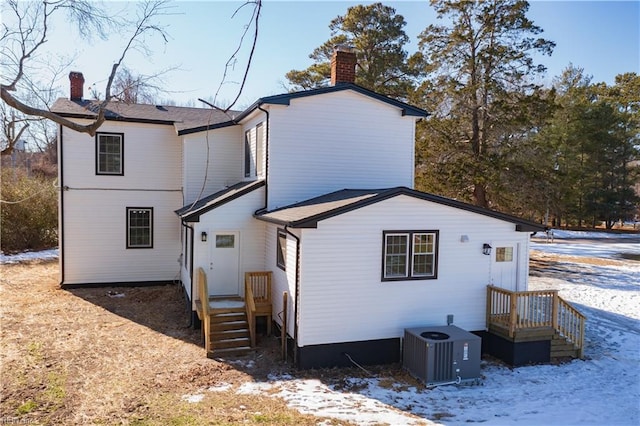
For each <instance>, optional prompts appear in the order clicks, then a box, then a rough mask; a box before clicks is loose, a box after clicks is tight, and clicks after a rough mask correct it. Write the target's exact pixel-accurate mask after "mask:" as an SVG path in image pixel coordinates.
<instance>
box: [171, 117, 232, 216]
mask: <svg viewBox="0 0 640 426" xmlns="http://www.w3.org/2000/svg"><path fill="white" fill-rule="evenodd" d="M183 138H184V139H183V147H184V164H183V173H184V175H183V176H184V196H185V204H186V203H192V202H193V201H195V199H196V198H197V197H198V196H200V198H202V197H206V196H207V195H211V194H213V193H215V192H218V191H220V190H222V189H224V188H226V187H228V186H231V185H233V184H236V183H238V182H240V181H242V180H243V176H244V175H243V174H242V152H243V151H242V149H243V148H242V129H241V127H240V126H231V127H223V128H221V129H215V130H209V131H208V132H199V133H194V134H190V135H186V136H184V137H183Z"/></svg>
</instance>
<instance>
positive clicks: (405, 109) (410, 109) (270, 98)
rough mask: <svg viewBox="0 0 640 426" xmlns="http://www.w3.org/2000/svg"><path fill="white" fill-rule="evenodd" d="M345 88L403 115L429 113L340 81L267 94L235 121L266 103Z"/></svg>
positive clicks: (425, 114) (338, 90) (274, 103)
mask: <svg viewBox="0 0 640 426" xmlns="http://www.w3.org/2000/svg"><path fill="white" fill-rule="evenodd" d="M343 90H353V91H354V92H357V93H360V94H362V95H365V96H368V97H370V98H373V99H376V100H378V101H381V102H384V103H386V104H389V105H392V106H394V107H396V108H400V110H401V111H402V115H408V116H413V117H427V116H428V115H429V113H428V112H427V111H425V110H423V109H421V108H418V107H414V106H412V105H409V104H407V103H404V102H401V101H398V100H396V99H393V98H389V97H387V96H384V95H381V94H380V93H376V92H374V91H372V90H369V89H365V88H364V87H362V86H358V85H357V84H354V83H338V84H336V85H335V86H327V87H320V88H318V89H310V90H303V91H300V92H292V93H283V94H281V95H274V96H267V97H264V98H260V99H258V100H257V101H255V102H254V103H253V105H251V106H250V107H249V108H247V109H245V110H244V111H243V112H241V113H240V114H239V115H238V116H237V117H236V118H235V121H241V120H242V119H243V118H245V117H246V116H248V115H249V114H251V113H252V112H253V111H255V110H256V109H257V108H258V107H260V106H261V105H264V104H272V105H289V104H290V103H291V100H292V99H297V98H304V97H307V96H316V95H322V94H325V93H334V92H341V91H343Z"/></svg>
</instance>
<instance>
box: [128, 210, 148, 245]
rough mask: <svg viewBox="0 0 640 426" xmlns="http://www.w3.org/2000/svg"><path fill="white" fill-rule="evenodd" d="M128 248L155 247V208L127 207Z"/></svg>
mask: <svg viewBox="0 0 640 426" xmlns="http://www.w3.org/2000/svg"><path fill="white" fill-rule="evenodd" d="M127 248H153V209H152V208H150V207H127Z"/></svg>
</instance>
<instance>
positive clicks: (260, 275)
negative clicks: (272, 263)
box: [244, 271, 273, 347]
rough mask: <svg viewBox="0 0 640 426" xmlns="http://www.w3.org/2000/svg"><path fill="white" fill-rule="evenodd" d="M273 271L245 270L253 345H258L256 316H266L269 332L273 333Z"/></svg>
mask: <svg viewBox="0 0 640 426" xmlns="http://www.w3.org/2000/svg"><path fill="white" fill-rule="evenodd" d="M272 275H273V274H272V272H271V271H258V272H245V274H244V298H245V301H246V309H247V320H248V321H249V336H250V337H251V346H252V347H254V346H255V345H256V317H260V316H263V317H266V322H267V334H268V335H269V334H271V312H272V306H271V279H272Z"/></svg>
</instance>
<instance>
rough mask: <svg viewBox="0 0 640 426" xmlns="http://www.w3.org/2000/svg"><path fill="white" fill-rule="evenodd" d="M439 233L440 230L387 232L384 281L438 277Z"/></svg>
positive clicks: (385, 237)
mask: <svg viewBox="0 0 640 426" xmlns="http://www.w3.org/2000/svg"><path fill="white" fill-rule="evenodd" d="M438 234H439V233H438V231H384V232H383V233H382V236H383V247H382V280H383V281H399V280H426V279H435V278H437V276H438Z"/></svg>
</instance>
